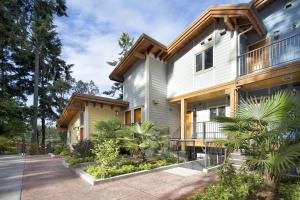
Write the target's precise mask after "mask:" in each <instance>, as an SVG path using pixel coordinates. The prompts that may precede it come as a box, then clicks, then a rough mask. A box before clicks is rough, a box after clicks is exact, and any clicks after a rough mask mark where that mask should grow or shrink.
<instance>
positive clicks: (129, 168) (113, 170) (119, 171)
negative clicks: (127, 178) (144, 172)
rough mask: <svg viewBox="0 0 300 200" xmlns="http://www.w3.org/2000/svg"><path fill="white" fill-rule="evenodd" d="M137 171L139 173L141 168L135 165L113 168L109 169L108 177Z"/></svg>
mask: <svg viewBox="0 0 300 200" xmlns="http://www.w3.org/2000/svg"><path fill="white" fill-rule="evenodd" d="M136 171H139V168H138V167H136V166H134V165H123V166H122V167H120V168H116V167H113V168H111V169H109V171H108V176H109V177H111V176H118V175H122V174H128V173H132V172H136Z"/></svg>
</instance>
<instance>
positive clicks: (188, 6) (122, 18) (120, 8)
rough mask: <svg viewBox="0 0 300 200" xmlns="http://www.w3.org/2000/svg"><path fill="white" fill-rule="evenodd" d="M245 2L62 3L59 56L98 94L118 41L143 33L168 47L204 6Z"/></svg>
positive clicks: (242, 0)
mask: <svg viewBox="0 0 300 200" xmlns="http://www.w3.org/2000/svg"><path fill="white" fill-rule="evenodd" d="M245 2H248V0H227V1H226V0H84V1H83V0H66V3H67V8H68V9H67V14H68V17H59V18H57V19H56V20H55V24H56V25H57V31H58V33H59V36H60V38H61V40H62V45H63V49H62V57H63V59H64V60H66V61H67V63H68V64H74V67H73V69H72V71H73V73H72V75H73V77H74V78H76V79H77V80H83V81H90V80H93V81H94V82H95V83H96V85H97V86H98V87H99V89H100V92H101V93H102V92H103V91H105V90H108V89H110V87H111V85H112V84H113V82H112V81H110V80H109V78H108V75H109V74H110V72H111V71H112V70H113V67H112V66H109V65H108V64H107V63H106V61H111V60H115V59H116V58H118V53H119V52H120V48H119V46H118V38H119V36H120V34H121V33H122V32H127V33H129V35H130V36H131V37H133V38H134V39H135V40H136V39H137V38H138V37H139V36H140V35H141V34H142V33H146V34H147V35H149V36H151V37H153V38H154V39H156V40H158V41H160V42H161V43H163V44H164V45H166V46H168V45H169V44H170V43H171V42H172V41H173V40H174V39H175V38H176V37H177V36H178V35H179V34H180V33H181V32H183V31H184V30H185V29H186V28H187V27H188V26H189V25H190V24H191V23H192V22H193V21H194V20H196V19H197V17H199V16H200V15H201V14H202V13H203V12H204V11H205V10H206V9H207V8H208V7H209V6H212V5H220V4H232V3H245Z"/></svg>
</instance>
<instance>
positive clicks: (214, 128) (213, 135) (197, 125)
mask: <svg viewBox="0 0 300 200" xmlns="http://www.w3.org/2000/svg"><path fill="white" fill-rule="evenodd" d="M226 138H227V136H226V135H225V134H224V133H223V131H222V128H221V124H220V123H218V122H214V121H207V122H194V123H188V124H186V133H185V138H184V139H185V140H190V139H191V140H194V139H198V140H203V141H207V142H208V141H213V140H221V139H226Z"/></svg>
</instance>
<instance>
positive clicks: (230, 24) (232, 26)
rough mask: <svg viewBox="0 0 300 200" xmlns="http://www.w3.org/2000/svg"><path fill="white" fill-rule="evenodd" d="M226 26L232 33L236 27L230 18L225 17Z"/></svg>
mask: <svg viewBox="0 0 300 200" xmlns="http://www.w3.org/2000/svg"><path fill="white" fill-rule="evenodd" d="M224 24H225V26H226V27H227V28H228V30H230V31H234V25H233V23H232V21H231V19H230V18H229V17H228V16H225V17H224Z"/></svg>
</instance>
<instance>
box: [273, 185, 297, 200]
mask: <svg viewBox="0 0 300 200" xmlns="http://www.w3.org/2000/svg"><path fill="white" fill-rule="evenodd" d="M278 193H279V195H280V199H284V200H298V199H300V183H295V184H279V186H278Z"/></svg>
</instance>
